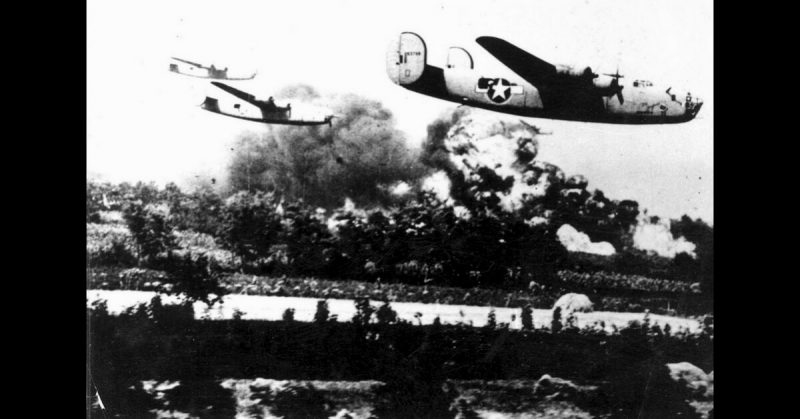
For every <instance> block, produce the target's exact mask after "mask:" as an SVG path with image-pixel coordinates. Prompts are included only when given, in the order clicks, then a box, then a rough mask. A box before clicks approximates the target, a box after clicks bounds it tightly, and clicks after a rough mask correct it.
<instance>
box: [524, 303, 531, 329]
mask: <svg viewBox="0 0 800 419" xmlns="http://www.w3.org/2000/svg"><path fill="white" fill-rule="evenodd" d="M521 320H522V330H533V309H532V308H531V306H530V305H526V306H525V307H522V319H521Z"/></svg>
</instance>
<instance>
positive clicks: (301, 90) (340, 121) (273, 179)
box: [229, 85, 426, 208]
mask: <svg viewBox="0 0 800 419" xmlns="http://www.w3.org/2000/svg"><path fill="white" fill-rule="evenodd" d="M281 94H286V95H298V96H300V97H303V98H307V99H310V100H313V102H314V104H324V105H325V106H326V107H328V108H330V109H331V110H332V111H333V112H334V113H335V114H336V115H337V118H336V119H334V120H333V124H332V126H330V127H329V126H313V127H295V126H274V127H272V128H271V129H270V130H269V131H268V132H267V133H266V134H263V135H253V134H244V135H243V136H242V137H241V138H240V140H239V143H238V146H237V147H236V149H235V152H234V156H233V160H232V162H231V165H230V167H229V180H230V184H231V186H232V188H233V189H234V190H241V189H250V190H254V189H256V190H268V191H269V190H272V191H275V192H276V193H279V194H281V195H282V196H284V197H285V198H286V199H288V200H294V199H302V200H304V201H306V202H307V203H310V204H313V205H318V206H322V207H325V208H335V207H339V206H341V205H343V204H344V202H345V199H346V198H350V199H352V200H353V202H355V204H357V205H360V206H371V205H388V204H390V203H392V202H393V201H394V200H396V199H399V198H397V197H395V196H393V195H392V194H391V192H390V186H391V185H393V184H396V183H398V182H401V181H405V182H408V183H415V182H416V181H417V180H418V179H419V178H420V177H421V176H422V175H423V174H424V173H425V171H426V169H425V168H424V167H423V166H422V165H420V164H419V160H418V152H417V151H416V150H412V149H410V148H409V147H408V144H407V141H406V138H405V135H404V134H403V133H402V132H401V131H400V130H398V129H397V128H396V126H395V120H394V117H393V115H392V113H391V112H390V111H389V110H388V109H386V108H385V107H384V106H383V104H382V103H381V102H379V101H376V100H371V99H367V98H364V97H361V96H357V95H352V94H347V95H336V96H332V95H328V96H322V95H319V93H318V92H316V90H314V89H313V88H312V87H310V86H304V85H300V86H290V87H287V88H285V89H283V90H282V91H281ZM290 99H291V100H297V97H296V96H293V97H291V98H290Z"/></svg>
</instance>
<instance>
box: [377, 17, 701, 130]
mask: <svg viewBox="0 0 800 419" xmlns="http://www.w3.org/2000/svg"><path fill="white" fill-rule="evenodd" d="M476 42H477V43H478V44H479V45H480V46H482V47H483V48H484V49H486V50H487V51H488V52H489V53H490V54H491V55H493V56H494V57H495V58H497V59H498V60H500V62H502V63H503V64H504V65H506V66H507V67H508V68H509V69H511V70H512V71H513V72H514V73H516V75H517V76H519V79H514V78H508V79H506V78H502V77H496V76H493V75H491V74H485V73H481V72H478V71H475V70H473V61H472V56H471V55H470V54H469V53H468V52H467V51H466V50H465V49H463V48H458V47H452V48H450V51H449V54H448V58H447V67H446V68H444V69H442V68H439V67H436V66H432V65H428V64H427V49H426V47H425V41H423V40H422V38H421V37H420V36H419V35H417V34H415V33H411V32H403V33H401V34H400V36H399V37H398V38H396V39H395V40H393V41H392V43H391V44H390V45H389V49H388V51H387V55H386V71H387V73H388V75H389V78H390V79H391V80H392V81H393V82H394V83H395V84H398V85H400V86H402V87H405V88H406V89H409V90H411V91H414V92H417V93H422V94H424V95H428V96H432V97H435V98H439V99H444V100H448V101H452V102H458V103H461V104H464V105H469V106H474V107H478V108H484V109H489V110H493V111H497V112H503V113H509V114H514V115H520V116H529V117H538V118H550V119H564V120H571V121H585V122H605V123H615V124H669V123H679V122H686V121H690V120H692V119H694V117H695V116H696V115H697V112H698V111H700V108H701V107H702V104H703V102H702V101H701V100H700V98H697V97H692V95H691V93H688V92H687V93H685V94H682V93H679V92H678V91H677V90H676V89H673V88H672V87H668V88H660V87H657V86H656V85H654V84H653V83H651V82H649V81H647V80H634V81H633V82H631V83H622V82H620V79H622V78H624V76H622V75H620V74H619V71H617V72H616V73H615V74H602V75H601V74H596V73H594V72H593V71H592V69H591V68H590V67H588V66H587V67H576V66H564V65H553V64H550V63H547V62H545V61H543V60H541V59H539V58H537V57H535V56H533V55H531V54H529V53H527V52H525V51H523V50H522V49H520V48H518V47H516V46H514V45H512V44H510V43H508V42H506V41H504V40H502V39H499V38H494V37H490V36H482V37H480V38H478V39H477V40H476Z"/></svg>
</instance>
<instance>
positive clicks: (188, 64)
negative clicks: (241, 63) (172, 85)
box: [169, 57, 256, 80]
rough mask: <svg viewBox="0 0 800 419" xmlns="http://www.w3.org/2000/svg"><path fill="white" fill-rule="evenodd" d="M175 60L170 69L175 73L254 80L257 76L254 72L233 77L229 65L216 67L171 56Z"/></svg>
mask: <svg viewBox="0 0 800 419" xmlns="http://www.w3.org/2000/svg"><path fill="white" fill-rule="evenodd" d="M171 58H172V59H173V60H174V61H175V62H174V63H170V64H169V71H171V72H173V73H178V74H183V75H184V76H192V77H199V78H201V79H215V80H252V79H253V77H255V76H256V73H253V74H251V75H249V76H240V77H235V76H233V77H231V76H228V67H225V68H216V67H214V64H211V66H208V67H207V66H204V65H203V64H200V63H195V62H192V61H187V60H184V59H181V58H175V57H171Z"/></svg>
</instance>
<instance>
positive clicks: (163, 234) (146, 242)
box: [123, 201, 175, 263]
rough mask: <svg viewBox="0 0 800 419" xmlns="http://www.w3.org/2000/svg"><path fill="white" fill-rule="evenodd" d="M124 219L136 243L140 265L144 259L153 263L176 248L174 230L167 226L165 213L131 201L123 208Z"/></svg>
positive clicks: (139, 202)
mask: <svg viewBox="0 0 800 419" xmlns="http://www.w3.org/2000/svg"><path fill="white" fill-rule="evenodd" d="M123 217H124V219H125V223H126V224H127V225H128V230H130V232H131V235H133V238H134V240H135V241H136V245H137V248H138V256H139V262H140V263H141V262H142V260H143V259H144V261H145V262H147V263H152V262H153V261H155V259H156V258H157V257H159V256H160V255H162V254H163V253H165V252H167V251H169V250H171V249H173V248H174V247H175V241H174V239H173V238H172V228H171V226H169V225H168V224H167V219H166V214H165V213H164V212H162V211H160V210H158V209H156V208H154V207H152V206H144V205H143V204H142V203H141V201H131V202H127V203H126V204H125V205H124V206H123Z"/></svg>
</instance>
